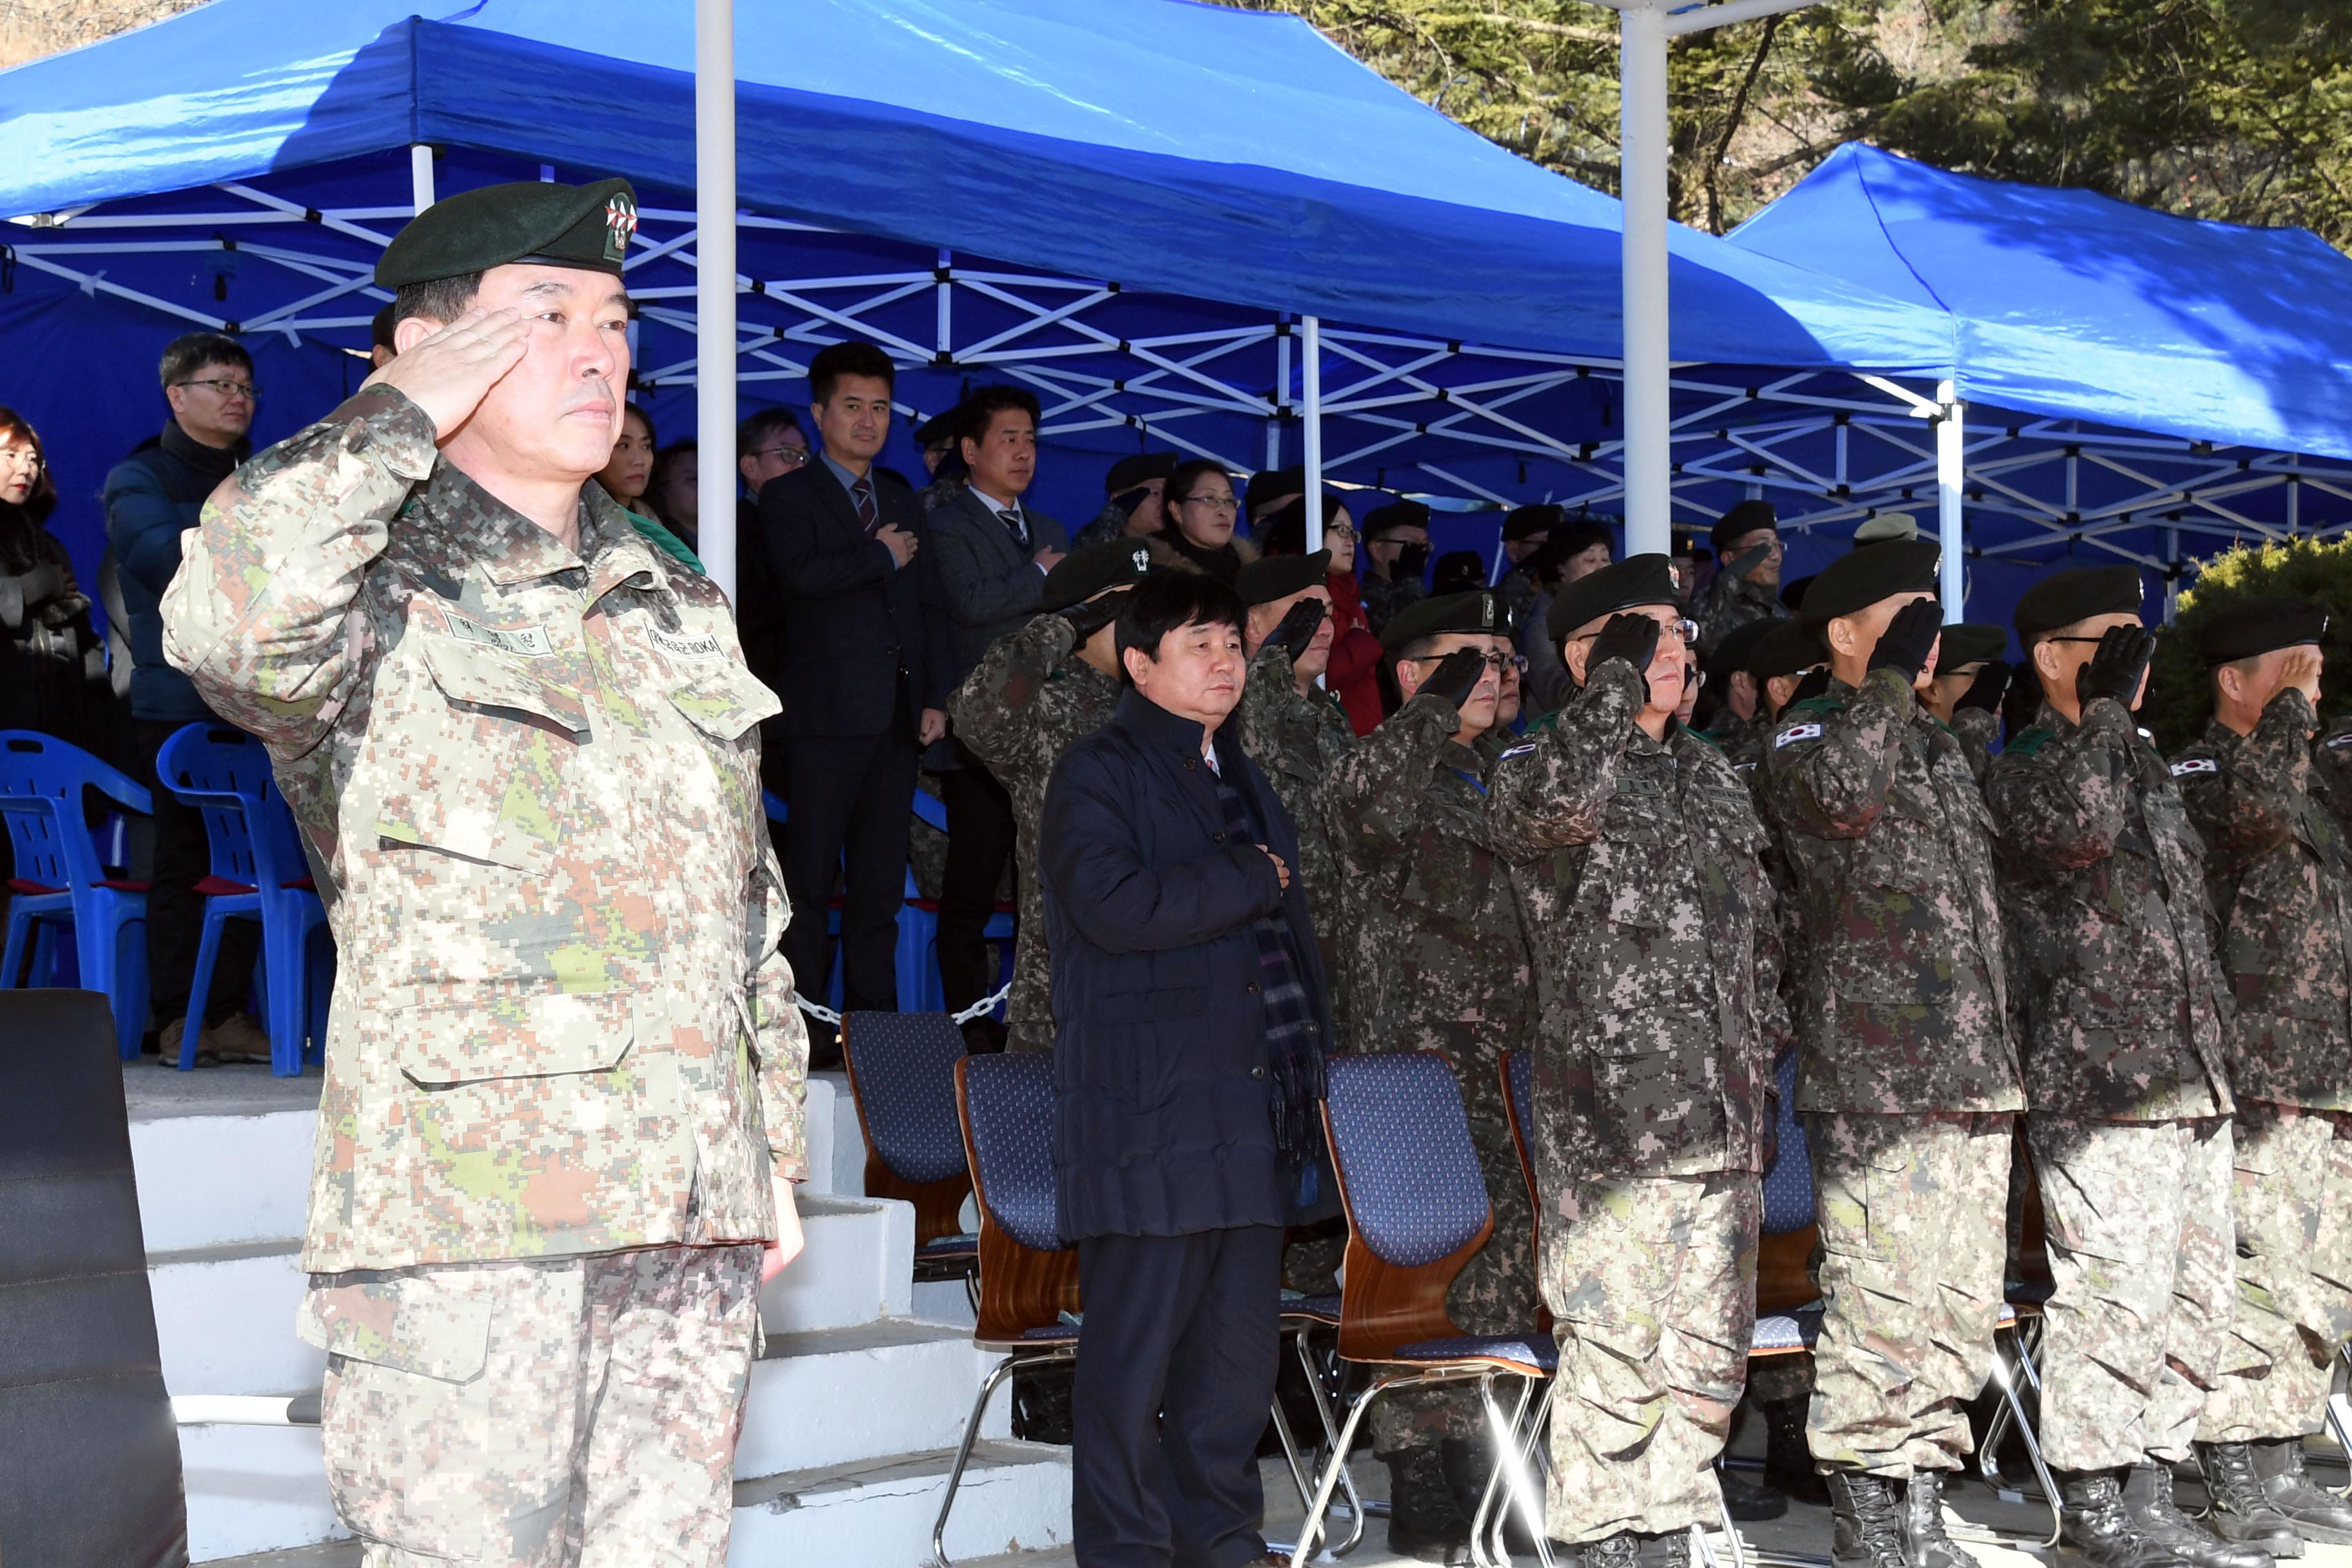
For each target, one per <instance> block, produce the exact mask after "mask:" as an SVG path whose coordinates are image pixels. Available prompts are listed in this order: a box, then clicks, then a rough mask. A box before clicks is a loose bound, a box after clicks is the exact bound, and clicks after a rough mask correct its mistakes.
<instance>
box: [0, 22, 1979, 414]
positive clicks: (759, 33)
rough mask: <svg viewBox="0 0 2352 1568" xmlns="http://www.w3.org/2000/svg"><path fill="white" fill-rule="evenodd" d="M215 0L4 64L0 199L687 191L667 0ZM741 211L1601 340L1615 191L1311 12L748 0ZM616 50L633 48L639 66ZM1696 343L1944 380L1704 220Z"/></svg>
mask: <svg viewBox="0 0 2352 1568" xmlns="http://www.w3.org/2000/svg"><path fill="white" fill-rule="evenodd" d="M414 6H415V0H332V3H331V4H321V3H320V0H213V3H212V4H210V5H204V6H200V7H198V8H197V9H195V10H194V11H191V12H188V13H185V14H184V15H182V16H175V17H173V18H171V19H169V20H166V21H163V22H161V23H158V24H156V25H154V26H150V27H147V28H144V29H142V30H140V31H138V32H135V33H131V34H128V35H125V36H123V37H118V38H115V39H112V40H110V41H108V42H105V43H101V44H98V45H94V46H92V47H88V48H85V49H81V50H79V51H76V52H73V53H70V54H68V55H63V56H59V57H57V58H51V59H47V60H43V61H38V62H36V63H34V64H31V65H26V66H22V67H19V68H16V69H15V70H13V71H10V72H7V73H5V74H0V213H5V214H23V213H32V212H43V211H52V210H57V209H60V208H68V207H72V206H77V205H81V204H85V203H89V202H94V201H103V200H106V199H109V198H112V197H121V196H126V195H140V194H145V193H151V192H157V191H167V190H179V189H184V188H186V187H190V186H195V185H201V184H206V183H208V182H214V181H220V180H226V179H243V178H250V177H253V176H255V175H258V174H263V173H265V172H268V171H271V170H281V169H288V168H292V167H296V166H299V165H307V164H315V163H326V162H330V161H333V160H339V159H347V158H351V157H353V156H355V155H359V154H362V153H373V152H380V151H383V150H385V149H390V148H396V147H400V146H404V145H406V144H408V143H411V142H436V143H447V144H454V145H459V146H466V147H471V148H477V149H482V150H488V151H496V152H500V153H509V154H513V155H518V156H526V157H535V158H541V159H549V160H554V161H559V162H561V163H563V164H565V165H566V166H567V167H569V168H583V167H587V168H605V169H615V170H625V171H627V172H628V173H630V174H633V175H634V176H635V177H637V178H640V179H643V180H646V181H650V182H654V183H656V184H666V185H668V186H670V187H673V188H676V189H680V190H685V189H691V188H692V185H693V172H694V144H693V112H692V108H693V82H692V68H693V59H694V52H693V7H692V6H690V5H686V4H683V3H682V0H671V3H668V4H658V5H646V4H644V3H643V0H478V4H473V5H464V6H459V5H454V4H445V5H444V6H443V7H442V8H441V9H440V10H439V13H438V15H437V16H436V17H432V18H417V17H413V16H411V15H410V13H411V11H412V10H413V9H414ZM736 35H737V46H736V47H737V53H736V65H737V73H738V76H739V79H740V89H739V100H738V101H739V113H740V137H739V145H740V175H739V185H740V193H741V198H742V203H743V205H745V206H746V207H747V208H750V209H751V210H754V211H757V212H763V213H769V214H773V215H778V216H787V217H793V218H797V219H800V220H802V221H805V222H811V223H817V224H823V225H826V226H832V227H836V228H843V229H846V230H850V231H852V232H856V233H860V234H868V235H875V236H880V237H889V238H897V239H903V240H914V241H919V242H921V243H924V244H930V245H941V246H948V247H954V248H956V249H959V250H968V251H972V252H976V253H978V254H982V255H986V256H992V257H996V258H1003V259H1005V260H1009V261H1014V262H1020V263H1024V264H1027V265H1033V266H1048V267H1054V268H1061V269H1064V270H1066V271H1070V272H1075V273H1077V274H1079V275H1083V276H1096V277H1102V278H1106V279H1118V280H1120V281H1121V282H1123V283H1125V284H1128V285H1129V286H1133V287H1140V288H1145V289H1154V290H1158V291H1160V292H1163V293H1169V294H1176V295H1186V296H1192V297H1195V298H1200V299H1205V300H1223V301H1229V302H1234V303H1242V304H1249V305H1255V306H1259V307H1264V308H1270V309H1276V310H1296V311H1299V312H1306V313H1318V314H1325V315H1329V316H1333V317H1337V318H1339V319H1342V320H1346V321H1357V322H1362V323H1366V324H1370V325H1377V326H1383V327H1391V328H1399V329H1403V330H1407V331H1421V332H1427V333H1430V334H1433V335H1435V336H1438V337H1441V338H1462V339H1468V340H1472V341H1477V342H1496V343H1508V344H1511V345H1513V346H1517V347H1521V348H1532V349H1549V350H1556V351H1563V352H1572V353H1601V354H1607V355H1610V356H1612V357H1613V356H1614V354H1615V353H1617V349H1618V344H1619V342H1620V330H1619V297H1618V296H1619V285H1618V272H1619V268H1618V237H1617V236H1618V215H1619V207H1618V205H1617V203H1616V202H1615V201H1614V200H1612V198H1610V197H1608V196H1605V195H1601V194H1600V193H1598V192H1595V191H1592V190H1590V189H1587V188H1586V187H1584V186H1581V185H1579V184H1575V183H1574V182H1572V181H1570V180H1567V179H1564V178H1561V177H1560V176H1559V175H1556V174H1550V173H1548V172H1546V171H1544V170H1542V169H1540V168H1538V167H1536V166H1535V165H1533V164H1531V163H1527V162H1525V161H1524V160H1522V159H1519V158H1517V157H1515V156H1513V155H1511V154H1510V153H1507V152H1504V151H1503V150H1501V149H1500V148H1497V147H1496V146H1494V145H1492V144H1491V143H1489V142H1486V141H1485V140H1484V139H1483V138H1481V137H1479V136H1477V135H1475V134H1474V133H1473V132H1469V131H1466V130H1465V129H1463V128H1462V127H1460V126H1458V125H1456V124H1454V122H1453V121H1449V120H1447V119H1445V118H1444V116H1443V115H1441V114H1439V113H1437V112H1435V111H1434V110H1431V109H1429V108H1428V107H1427V106H1425V105H1423V103H1421V102H1420V101H1419V100H1415V99H1414V98H1412V96H1411V95H1409V94H1407V93H1405V92H1402V90H1400V89H1397V88H1395V87H1393V86H1391V84H1389V83H1388V82H1387V81H1385V80H1383V79H1381V77H1379V76H1378V75H1377V74H1375V73H1374V72H1372V71H1370V70H1369V69H1367V68H1364V67H1362V66H1361V65H1360V64H1358V63H1357V62H1356V61H1354V60H1353V59H1351V58H1349V57H1348V56H1347V55H1346V54H1345V53H1343V52H1342V51H1341V50H1339V48H1338V47H1336V46H1334V45H1332V44H1331V43H1329V42H1328V40H1326V39H1325V38H1324V37H1322V36H1321V35H1320V34H1318V33H1317V32H1316V31H1315V30H1314V29H1313V28H1312V27H1310V26H1307V24H1305V23H1304V22H1302V21H1299V20H1297V19H1295V18H1291V17H1286V16H1273V15H1267V14H1261V13H1254V12H1245V11H1236V10H1233V9H1229V8H1226V7H1223V6H1214V5H1195V4H1191V3H1188V0H887V3H885V0H793V3H791V4H784V3H783V0H744V3H743V4H741V5H739V6H738V8H737V27H736ZM624 57H625V58H624ZM1674 257H1675V259H1674V268H1673V289H1674V303H1675V338H1674V352H1675V355H1676V357H1677V358H1679V359H1683V360H1685V361H1695V362H1708V363H1718V362H1720V363H1763V364H1773V365H1785V366H1790V367H1802V366H1813V365H1840V366H1859V367H1866V368H1872V369H1881V370H1888V371H1903V372H1910V373H1914V374H1933V373H1934V372H1935V371H1936V370H1937V368H1938V367H1943V366H1948V363H1949V361H1950V358H1951V344H1950V339H1949V333H1948V330H1947V328H1946V326H1945V324H1944V323H1943V322H1942V321H1939V320H1938V319H1937V317H1936V316H1935V315H1934V314H1933V313H1931V312H1925V311H1920V310H1916V309H1912V308H1909V307H1906V306H1904V305H1900V304H1896V303H1895V302H1893V301H1890V300H1883V299H1881V298H1879V297H1877V296H1875V295H1872V294H1868V293H1866V292H1864V291H1861V290H1857V289H1852V288H1850V287H1848V286H1846V285H1843V284H1840V283H1836V282H1833V281H1831V280H1829V279H1824V278H1822V277H1820V276H1818V275H1815V274H1811V273H1807V272H1804V271H1801V270H1800V269H1796V268H1788V267H1784V266H1782V265H1780V263H1777V262H1773V261H1769V260H1767V259H1764V258H1758V257H1755V256H1753V255H1751V254H1749V253H1748V252H1745V251H1741V250H1738V249H1737V248H1735V247H1729V246H1727V245H1725V244H1723V243H1721V242H1720V241H1717V240H1716V239H1715V238H1713V237H1709V236H1706V235H1702V234H1698V233H1696V232H1693V231H1690V230H1686V229H1684V230H1677V231H1676V233H1675V237H1674Z"/></svg>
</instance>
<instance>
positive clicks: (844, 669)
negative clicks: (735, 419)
mask: <svg viewBox="0 0 2352 1568" xmlns="http://www.w3.org/2000/svg"><path fill="white" fill-rule="evenodd" d="M874 502H875V505H876V506H877V507H878V508H879V509H880V510H881V513H882V521H883V522H884V523H885V524H886V525H888V526H895V527H898V528H901V529H904V530H905V531H908V533H911V534H913V535H915V536H916V537H917V538H918V539H919V540H921V541H922V547H921V548H920V549H919V550H917V551H916V552H915V559H914V560H913V561H912V562H911V563H908V565H907V566H906V567H905V568H903V569H902V568H900V567H899V566H898V563H897V562H895V561H893V560H892V559H891V556H890V548H889V546H887V545H886V544H884V543H882V542H880V541H879V540H876V539H869V538H867V537H866V528H865V525H864V524H862V523H860V522H859V521H857V510H856V507H854V506H853V505H851V503H850V500H849V492H848V491H847V490H845V489H842V487H841V481H840V480H839V479H835V478H834V475H833V470H832V469H831V468H826V467H825V466H824V464H823V463H821V462H810V463H806V464H803V466H801V467H800V468H794V469H793V471H792V472H791V473H788V474H779V475H777V476H776V477H775V478H774V479H770V480H769V481H768V482H767V483H766V484H765V485H763V486H761V489H760V544H761V549H763V550H764V551H765V552H767V557H768V563H769V564H770V565H771V566H772V567H773V568H774V569H775V578H776V582H777V584H779V586H781V587H782V591H783V617H782V618H783V647H784V658H783V671H784V674H783V679H784V681H785V683H786V685H787V686H788V687H789V688H790V689H789V690H788V691H787V692H785V693H783V694H782V695H783V697H784V725H785V732H786V733H787V734H792V735H878V734H880V733H881V732H882V731H886V730H887V729H888V728H889V727H890V722H891V717H892V715H893V714H894V713H895V712H896V711H897V709H898V681H899V678H900V676H901V675H902V674H903V675H904V677H905V678H906V680H907V682H908V697H909V698H910V699H911V700H912V705H913V707H914V708H915V709H916V710H922V709H925V708H938V709H942V710H944V709H945V708H946V707H947V700H948V693H949V692H950V690H952V689H954V684H955V683H954V682H953V681H952V680H950V679H949V675H948V628H947V617H946V615H945V613H944V612H943V611H942V609H941V607H940V591H939V562H938V560H937V559H936V557H935V555H934V553H933V552H932V550H931V548H930V536H929V530H928V529H927V528H926V527H925V524H924V520H923V508H922V504H921V503H920V502H919V501H918V500H916V499H915V492H914V491H912V490H910V489H908V488H907V487H906V484H905V483H904V482H903V481H900V480H896V479H891V478H890V477H888V476H887V475H881V474H879V473H878V472H877V478H876V479H875V483H874Z"/></svg>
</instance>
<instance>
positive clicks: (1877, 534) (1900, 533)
mask: <svg viewBox="0 0 2352 1568" xmlns="http://www.w3.org/2000/svg"><path fill="white" fill-rule="evenodd" d="M1918 537H1919V520H1918V519H1917V518H1916V517H1913V516H1912V515H1911V514H1910V513H1909V512H1907V511H1890V512H1885V513H1883V514H1881V515H1880V516H1877V517H1874V518H1872V519H1870V520H1869V521H1866V522H1864V524H1863V525H1862V526H1861V527H1860V528H1857V529H1855V530H1854V531H1853V547H1854V548H1855V549H1856V550H1859V549H1861V548H1862V547H1863V546H1864V545H1865V544H1885V543H1889V542H1893V541H1895V540H1898V539H1899V540H1903V541H1905V542H1909V541H1912V540H1915V539H1916V538H1918Z"/></svg>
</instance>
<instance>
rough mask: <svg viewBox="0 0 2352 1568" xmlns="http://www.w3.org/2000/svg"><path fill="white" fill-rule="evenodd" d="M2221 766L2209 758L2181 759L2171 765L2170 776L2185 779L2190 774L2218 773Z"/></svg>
mask: <svg viewBox="0 0 2352 1568" xmlns="http://www.w3.org/2000/svg"><path fill="white" fill-rule="evenodd" d="M2220 772H2221V763H2217V762H2215V761H2214V760H2213V759H2212V758H2210V757H2183V758H2181V759H2180V760H2179V762H2177V763H2173V764H2172V776H2173V777H2174V778H2177V779H2185V778H2187V777H2188V776H2189V774H2191V773H2220Z"/></svg>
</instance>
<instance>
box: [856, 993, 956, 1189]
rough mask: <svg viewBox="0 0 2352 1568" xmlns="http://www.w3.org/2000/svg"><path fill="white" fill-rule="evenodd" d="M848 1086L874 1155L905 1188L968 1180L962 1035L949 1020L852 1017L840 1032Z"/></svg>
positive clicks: (882, 1015) (905, 1015)
mask: <svg viewBox="0 0 2352 1568" xmlns="http://www.w3.org/2000/svg"><path fill="white" fill-rule="evenodd" d="M841 1050H842V1055H843V1056H845V1058H848V1062H849V1081H850V1085H851V1087H852V1088H853V1089H855V1090H856V1094H857V1106H858V1109H859V1110H862V1111H864V1112H865V1113H866V1136H867V1137H868V1138H871V1139H872V1140H873V1141H874V1152H875V1153H877V1154H878V1155H880V1156H881V1157H882V1163H884V1164H885V1165H887V1166H889V1167H890V1171H891V1173H892V1174H893V1175H896V1176H897V1177H898V1179H899V1180H900V1181H902V1182H917V1183H928V1182H944V1181H946V1180H947V1179H948V1178H949V1177H950V1176H961V1175H962V1174H963V1173H964V1155H963V1128H962V1126H961V1123H959V1122H958V1121H957V1120H956V1096H955V1065H956V1063H958V1062H960V1061H961V1060H962V1059H963V1055H964V1043H963V1031H962V1030H961V1029H959V1028H957V1027H956V1025H955V1020H954V1019H952V1018H950V1017H949V1016H947V1015H946V1014H945V1013H853V1014H851V1015H850V1016H849V1018H848V1020H847V1021H846V1022H845V1024H844V1025H843V1026H842V1031H841Z"/></svg>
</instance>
